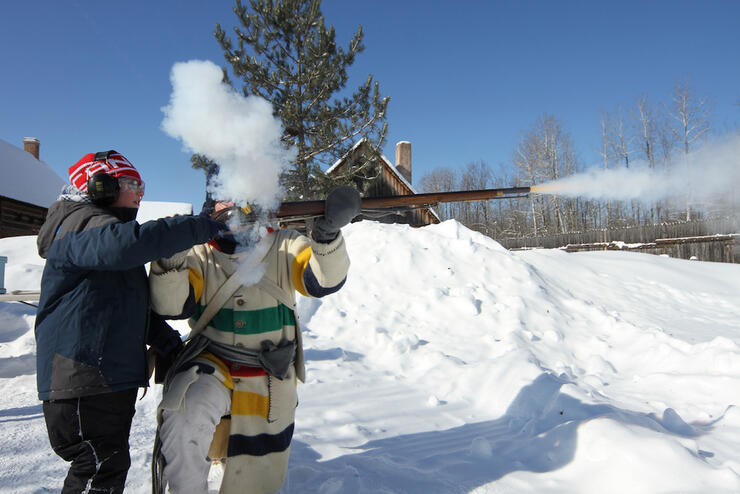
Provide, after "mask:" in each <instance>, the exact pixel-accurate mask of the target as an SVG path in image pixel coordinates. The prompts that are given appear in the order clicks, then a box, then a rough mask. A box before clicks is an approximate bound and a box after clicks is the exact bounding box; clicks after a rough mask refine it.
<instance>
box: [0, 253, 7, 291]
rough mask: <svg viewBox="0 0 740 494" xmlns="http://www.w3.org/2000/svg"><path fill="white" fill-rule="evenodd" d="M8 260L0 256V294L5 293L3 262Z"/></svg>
mask: <svg viewBox="0 0 740 494" xmlns="http://www.w3.org/2000/svg"><path fill="white" fill-rule="evenodd" d="M6 262H8V258H7V257H5V256H0V294H4V293H5V263H6Z"/></svg>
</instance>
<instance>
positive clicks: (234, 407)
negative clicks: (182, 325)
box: [150, 186, 361, 494]
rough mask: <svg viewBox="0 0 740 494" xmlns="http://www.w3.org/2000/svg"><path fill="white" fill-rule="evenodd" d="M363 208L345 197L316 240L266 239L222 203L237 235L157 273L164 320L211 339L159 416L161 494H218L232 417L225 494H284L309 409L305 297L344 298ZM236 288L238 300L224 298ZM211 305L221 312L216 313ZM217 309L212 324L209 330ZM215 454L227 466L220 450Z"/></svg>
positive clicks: (193, 353) (185, 366)
mask: <svg viewBox="0 0 740 494" xmlns="http://www.w3.org/2000/svg"><path fill="white" fill-rule="evenodd" d="M360 203H361V200H360V196H359V194H358V192H357V191H356V190H355V189H354V188H352V187H348V186H343V187H338V188H337V189H334V190H333V191H332V192H330V193H329V195H328V196H327V199H326V212H325V214H324V216H323V217H321V218H318V219H317V220H316V221H315V222H314V227H313V229H312V232H311V235H310V237H307V236H305V235H302V234H300V233H298V232H296V231H293V230H286V229H272V228H266V227H264V226H262V225H260V224H259V222H255V218H254V212H250V211H249V209H248V208H245V209H242V208H238V207H235V206H233V204H232V203H224V202H218V203H215V206H214V211H213V212H212V213H211V217H212V218H214V219H219V221H224V222H225V223H227V224H228V225H229V226H230V227H231V228H232V232H233V233H232V234H231V235H225V236H221V237H219V238H217V239H214V240H213V241H211V242H209V243H208V244H205V245H200V246H196V247H194V248H192V249H190V250H189V251H186V252H182V253H179V254H176V255H175V256H173V257H171V258H168V259H160V260H159V261H157V262H154V263H152V267H151V273H150V288H151V293H152V306H153V309H154V311H155V312H157V313H158V314H161V315H163V316H165V317H167V318H176V317H190V326H191V328H193V329H194V331H193V332H195V331H198V330H199V331H201V332H200V333H199V334H198V335H196V336H194V337H193V338H192V339H190V341H189V342H188V344H187V345H186V349H185V350H184V352H183V354H182V356H181V358H180V359H178V362H177V363H176V364H175V365H174V366H173V368H172V370H171V371H170V373H169V374H168V377H167V380H166V382H165V387H164V393H163V398H162V402H161V403H160V405H159V410H158V412H159V413H158V419H159V424H160V425H159V432H158V448H161V449H159V450H157V448H155V453H156V452H157V451H159V452H161V460H163V461H162V463H163V465H162V466H163V475H162V479H159V478H158V477H159V476H158V475H156V474H155V475H154V477H153V482H154V483H155V488H154V491H155V492H157V491H158V489H157V483H159V486H158V487H159V489H161V491H162V492H164V485H165V484H167V485H168V486H169V492H171V493H173V494H178V493H185V492H187V493H195V492H201V493H206V492H207V491H208V472H209V469H210V464H211V461H210V459H211V458H210V457H209V447H211V446H212V439H214V432H215V431H216V427H217V425H218V424H219V422H220V421H221V420H222V418H228V417H230V424H229V425H228V441H227V443H226V444H227V447H226V454H225V458H222V459H223V463H224V475H223V480H222V484H221V489H220V492H221V493H222V494H228V493H237V492H238V493H254V494H261V493H269V492H275V491H277V490H279V489H280V487H281V486H282V484H283V482H284V480H285V475H286V472H287V466H288V457H289V454H290V442H291V438H292V435H293V428H294V417H295V409H296V407H297V405H298V399H297V390H296V387H297V381H298V380H301V381H304V380H305V367H304V359H303V348H302V344H301V335H300V328H299V326H298V321H297V317H296V313H295V293H296V292H298V293H300V294H302V295H304V296H308V297H323V296H326V295H329V294H331V293H334V292H336V291H337V290H339V289H340V288H341V287H342V285H343V284H344V282H345V280H346V276H347V271H348V268H349V257H348V255H347V250H346V247H345V243H344V238H343V237H342V233H341V231H340V228H341V227H342V226H344V225H346V224H348V223H349V222H350V221H351V220H352V219H353V218H354V217H355V216H357V215H358V214H359V212H360ZM234 273H235V274H234ZM232 275H233V276H232ZM235 279H236V280H238V281H236V282H235V281H234V280H235ZM228 280H231V281H230V283H231V287H230V288H227V287H226V286H224V285H227V286H228V283H227V281H228ZM222 286H224V289H222V288H221V287H222ZM219 290H221V293H220V294H219ZM224 293H225V295H224ZM209 304H213V305H214V306H218V307H212V308H211V309H208V305H209ZM216 308H217V309H218V310H217V311H216V312H215V314H214V315H213V317H212V318H210V319H209V320H208V321H205V320H203V321H201V320H200V319H201V318H204V319H206V318H209V316H210V314H211V313H213V310H214V309H216ZM209 311H210V313H209ZM201 328H202V330H201ZM193 332H191V336H193ZM225 423H227V424H228V422H225ZM222 428H223V425H222V426H221V427H219V430H221V429H222ZM210 454H211V455H214V454H215V455H217V456H221V454H218V453H214V452H213V450H212V449H211V453H210ZM157 456H158V454H155V462H156V461H157V459H158V458H157ZM155 471H156V463H155Z"/></svg>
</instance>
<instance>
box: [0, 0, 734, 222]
mask: <svg viewBox="0 0 740 494" xmlns="http://www.w3.org/2000/svg"><path fill="white" fill-rule="evenodd" d="M322 5H323V6H322V10H323V13H324V16H325V18H326V21H327V23H330V24H333V25H334V26H335V28H336V30H337V39H338V42H339V43H340V44H341V45H346V44H347V42H348V40H349V39H350V36H351V34H352V33H353V32H354V31H355V30H356V29H357V26H358V25H359V24H362V26H363V29H364V31H365V41H364V42H365V46H366V49H365V52H364V53H362V54H361V55H360V56H359V57H358V58H357V60H356V63H355V64H354V65H353V67H352V69H351V71H350V73H351V75H352V79H351V81H350V87H352V88H354V87H356V86H357V85H359V84H360V83H362V82H363V81H364V79H365V77H367V75H368V74H373V76H375V78H376V79H377V80H378V81H379V82H380V87H381V91H382V92H383V93H384V94H385V95H388V96H390V97H391V102H390V106H389V111H388V124H389V135H388V140H387V143H386V145H385V147H384V148H383V151H384V153H385V154H386V156H387V157H388V158H390V159H391V161H393V160H394V159H395V151H394V149H395V143H396V142H397V141H400V140H408V141H411V142H412V153H413V172H414V185H418V180H419V178H421V177H422V176H423V175H424V174H425V173H427V172H429V171H431V170H433V169H434V168H436V167H440V166H448V167H462V166H464V165H466V164H468V163H471V162H475V161H479V160H483V161H485V162H487V163H488V164H489V165H491V166H497V165H499V164H506V163H509V162H510V161H511V156H512V153H513V151H514V149H515V148H516V145H517V143H518V142H519V140H520V138H521V136H522V134H523V133H524V132H525V131H527V130H528V129H529V128H530V127H531V126H532V125H533V124H534V122H535V121H536V120H537V118H538V117H539V116H540V115H542V114H543V113H549V114H552V115H554V116H555V117H557V118H558V119H559V120H560V121H561V123H562V124H563V125H564V127H565V128H566V130H568V131H569V132H570V133H571V135H572V137H573V140H574V142H575V145H576V149H577V151H578V153H579V156H580V159H581V160H582V161H583V163H585V164H586V165H588V164H591V163H596V162H597V161H598V158H597V156H596V154H595V151H594V150H595V149H596V148H597V147H598V145H599V126H598V125H599V124H598V119H599V111H601V110H605V111H613V110H615V109H616V108H617V106H619V105H621V106H623V107H629V106H631V105H632V104H633V103H634V102H635V100H636V99H637V98H638V97H639V96H640V95H641V94H643V93H645V94H647V96H648V98H649V99H650V100H651V101H652V102H653V103H654V104H658V103H663V102H667V101H668V100H669V98H670V94H671V92H672V90H673V87H674V84H675V83H676V82H677V81H679V80H683V79H686V78H689V80H690V81H691V83H692V84H693V86H694V87H695V89H696V91H697V94H699V95H708V96H710V97H711V99H712V100H713V102H714V113H713V115H714V124H715V126H716V127H718V128H723V127H728V126H729V127H737V126H738V125H740V106H738V102H740V2H738V1H735V0H722V1H711V0H710V1H640V2H636V1H612V2H599V1H584V2H576V1H537V2H535V1H521V2H513V1H511V2H501V1H466V0H458V1H456V2H451V1H444V2H443V1H434V0H427V1H400V0H397V1H392V0H376V1H374V2H354V1H347V0H325V1H324V2H323V4H322ZM232 7H233V2H232V1H231V0H223V1H222V0H218V1H216V0H212V1H208V2H206V1H195V0H178V1H175V0H156V1H148V2H144V1H139V0H131V1H125V2H121V1H118V2H110V1H100V0H98V1H92V0H71V1H64V2H60V1H51V0H48V1H34V0H26V1H24V2H2V5H0V47H1V48H0V70H2V77H0V139H4V140H5V141H8V142H10V143H12V144H14V145H17V146H19V147H22V140H23V137H29V136H30V137H36V138H38V139H40V141H41V157H42V159H43V160H45V161H46V162H47V163H48V164H49V165H50V166H51V167H52V168H53V169H54V170H55V171H56V172H57V173H59V174H60V175H61V176H62V177H66V172H67V168H68V167H69V165H71V164H73V163H74V162H75V161H77V160H78V159H79V158H80V157H82V155H84V154H85V153H88V152H94V151H100V150H106V149H111V148H113V149H116V150H118V151H120V152H122V153H123V154H124V155H126V156H127V157H128V158H129V159H130V160H131V161H132V162H133V163H134V164H135V165H136V166H137V167H138V168H139V170H140V171H141V173H142V175H143V177H144V180H145V181H146V182H147V195H146V197H145V200H158V201H181V202H190V203H193V204H194V205H195V206H196V210H197V209H198V208H199V205H200V203H201V202H202V198H203V195H204V193H203V175H202V172H198V171H194V170H191V169H190V164H189V161H188V159H189V153H187V152H185V151H183V149H182V145H181V144H180V143H179V142H178V141H175V140H174V139H172V138H171V137H169V136H167V135H166V134H165V133H164V132H163V131H162V130H161V129H160V124H161V122H162V117H163V114H162V112H161V107H163V106H165V105H166V104H167V103H168V102H169V96H170V92H171V86H170V81H169V74H170V70H171V68H172V65H173V64H174V63H175V62H179V61H186V60H192V59H201V60H211V61H213V62H215V63H217V64H219V65H223V64H224V62H223V54H222V51H221V49H220V47H219V45H218V43H217V42H216V40H215V39H214V37H213V34H212V33H213V31H214V28H215V25H216V23H221V25H222V26H223V27H225V28H226V29H227V31H228V30H230V28H231V26H233V25H234V23H235V21H236V17H235V15H234V14H233V12H232Z"/></svg>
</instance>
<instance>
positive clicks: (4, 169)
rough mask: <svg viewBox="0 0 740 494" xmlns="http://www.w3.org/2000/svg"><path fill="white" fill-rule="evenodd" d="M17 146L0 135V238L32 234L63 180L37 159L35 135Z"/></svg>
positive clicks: (42, 220)
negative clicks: (19, 146)
mask: <svg viewBox="0 0 740 494" xmlns="http://www.w3.org/2000/svg"><path fill="white" fill-rule="evenodd" d="M23 148H24V149H20V148H18V147H16V146H13V145H12V144H10V143H8V142H6V141H4V140H2V139H0V175H2V180H1V181H0V238H5V237H16V236H20V235H36V234H38V232H39V228H41V225H42V224H43V222H44V219H46V211H47V209H48V207H49V206H50V205H51V203H53V202H54V201H55V200H56V199H57V197H58V196H59V193H60V192H61V189H62V187H63V186H64V184H65V182H64V180H62V178H61V177H59V175H57V174H56V173H55V172H54V171H53V170H52V169H51V168H50V167H49V165H47V164H46V163H44V162H43V161H41V160H39V141H38V139H35V138H32V137H27V138H25V139H24V140H23Z"/></svg>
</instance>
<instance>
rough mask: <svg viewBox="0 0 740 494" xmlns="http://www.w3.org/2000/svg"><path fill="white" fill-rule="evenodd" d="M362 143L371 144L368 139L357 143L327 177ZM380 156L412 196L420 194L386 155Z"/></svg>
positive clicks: (339, 160) (331, 169)
mask: <svg viewBox="0 0 740 494" xmlns="http://www.w3.org/2000/svg"><path fill="white" fill-rule="evenodd" d="M404 142H405V141H404ZM362 143H367V144H368V145H369V144H370V143H369V142H368V141H367V139H366V138H364V137H363V138H362V139H360V140H359V141H357V142H356V143H355V145H354V146H352V149H350V150H349V151H348V152H347V154H345V155H344V156H342V157H341V158H339V159H338V160H337V161H335V162H334V164H333V165H331V166H330V167H329V169H328V170H326V174H327V175H331V173H332V172H333V171H335V170H337V169H338V168H339V167H340V166H341V165H342V163H344V162H345V160H346V159H347V157H348V156H350V155H351V154H352V153H353V152H355V151H356V150H357V148H359V147H360V146H361V145H362ZM379 154H380V159H381V160H383V161H384V162H385V164H386V166H387V167H388V169H389V170H390V171H391V172H392V173H393V174H394V175H395V176H396V177H398V180H400V181H401V182H402V183H403V184H404V185H405V186H406V187H408V188H409V190H410V191H411V193H412V194H418V192H417V191H416V189H414V187H413V186H412V185H411V184H410V183H409V181H408V180H406V178H405V177H404V176H403V175H402V174H401V172H400V171H399V170H398V168H396V165H394V164H393V163H391V161H390V160H389V159H388V158H386V157H385V155H384V154H382V153H379Z"/></svg>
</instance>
